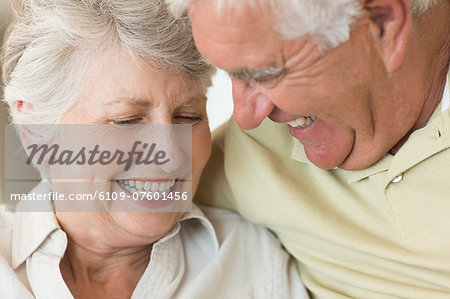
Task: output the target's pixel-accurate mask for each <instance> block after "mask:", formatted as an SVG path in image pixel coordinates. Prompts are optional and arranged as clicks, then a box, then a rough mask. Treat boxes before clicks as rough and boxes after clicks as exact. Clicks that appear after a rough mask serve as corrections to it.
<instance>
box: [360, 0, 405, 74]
mask: <svg viewBox="0 0 450 299" xmlns="http://www.w3.org/2000/svg"><path fill="white" fill-rule="evenodd" d="M364 7H365V9H366V10H367V11H368V12H369V14H370V19H371V20H372V25H373V26H372V30H371V31H372V34H373V35H374V38H376V39H378V40H379V41H380V46H381V51H382V53H381V54H382V58H383V61H384V65H385V68H386V70H387V71H388V72H389V73H392V72H394V71H396V70H397V69H398V68H399V66H400V65H401V63H402V61H403V57H404V54H405V49H406V45H407V40H408V33H409V31H410V28H411V23H412V12H411V0H367V1H364Z"/></svg>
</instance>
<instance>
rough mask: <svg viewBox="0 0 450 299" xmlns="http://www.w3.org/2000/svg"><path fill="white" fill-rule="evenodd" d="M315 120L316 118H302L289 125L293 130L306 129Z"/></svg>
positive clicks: (290, 122)
mask: <svg viewBox="0 0 450 299" xmlns="http://www.w3.org/2000/svg"><path fill="white" fill-rule="evenodd" d="M315 120H316V118H315V117H314V116H300V117H298V118H297V119H294V120H291V121H289V122H288V123H287V124H288V125H289V126H291V127H293V128H306V127H308V126H310V125H311V124H312V123H313V122H314V121H315Z"/></svg>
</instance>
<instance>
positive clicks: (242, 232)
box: [199, 206, 286, 259]
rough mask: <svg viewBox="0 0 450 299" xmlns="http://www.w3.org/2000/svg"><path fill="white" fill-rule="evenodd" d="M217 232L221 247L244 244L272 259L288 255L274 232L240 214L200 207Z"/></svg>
mask: <svg viewBox="0 0 450 299" xmlns="http://www.w3.org/2000/svg"><path fill="white" fill-rule="evenodd" d="M199 208H200V209H201V210H202V211H203V213H204V214H205V216H206V217H207V218H208V219H209V221H210V222H211V224H212V226H213V227H214V230H215V232H216V235H217V238H218V241H219V244H220V245H223V244H224V243H225V242H227V241H228V242H233V243H237V242H242V244H245V246H246V247H247V249H248V250H249V249H251V248H254V249H255V250H258V252H259V253H258V254H263V255H264V253H267V254H268V255H270V256H271V258H272V259H273V258H276V257H277V256H280V257H283V258H284V257H285V255H286V253H285V252H284V250H283V249H282V246H281V244H280V242H279V240H278V238H276V237H275V236H274V234H273V233H272V232H270V231H269V230H268V229H266V228H265V227H263V226H260V225H257V224H255V223H252V222H250V221H248V220H246V219H245V218H243V217H242V216H241V215H239V214H238V213H236V212H234V211H231V210H227V209H221V208H215V207H210V206H199Z"/></svg>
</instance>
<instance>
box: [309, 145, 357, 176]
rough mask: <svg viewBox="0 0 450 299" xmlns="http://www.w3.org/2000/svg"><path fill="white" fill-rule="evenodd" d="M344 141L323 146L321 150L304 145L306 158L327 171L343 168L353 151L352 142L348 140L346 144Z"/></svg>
mask: <svg viewBox="0 0 450 299" xmlns="http://www.w3.org/2000/svg"><path fill="white" fill-rule="evenodd" d="M343 140H344V138H342V139H341V140H339V141H340V142H333V143H329V144H327V145H321V146H320V149H316V148H314V147H312V146H308V145H304V149H305V154H306V157H308V160H309V161H310V162H311V163H313V164H314V165H316V166H317V167H319V168H322V169H325V170H329V169H333V168H336V167H338V168H342V167H341V166H342V165H345V163H346V161H347V158H348V157H349V156H351V153H352V149H353V141H352V140H350V139H348V140H347V141H346V142H343Z"/></svg>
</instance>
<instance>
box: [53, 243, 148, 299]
mask: <svg viewBox="0 0 450 299" xmlns="http://www.w3.org/2000/svg"><path fill="white" fill-rule="evenodd" d="M150 253H151V245H145V246H138V247H131V248H119V249H118V248H105V247H103V248H101V249H99V248H98V246H96V245H95V243H92V244H80V243H77V242H76V241H75V240H72V239H70V236H69V243H68V246H67V250H66V253H65V255H64V257H63V259H62V260H61V263H60V269H61V274H62V276H63V278H64V281H65V282H66V284H67V286H68V287H69V289H70V291H71V292H72V294H73V295H74V297H75V298H77V297H79V298H87V297H86V296H88V297H91V296H92V297H93V298H94V297H95V298H102V297H104V298H107V297H109V295H110V294H113V295H114V297H117V296H118V295H119V294H121V296H118V297H119V298H120V297H122V296H123V297H124V298H125V297H128V298H130V297H131V295H132V293H133V291H134V289H135V288H136V285H137V283H138V282H139V280H140V278H141V276H142V275H143V273H144V271H145V269H146V268H147V265H148V263H149V260H150ZM94 295H95V296H94ZM99 296H100V297H99ZM109 298H111V297H109Z"/></svg>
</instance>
